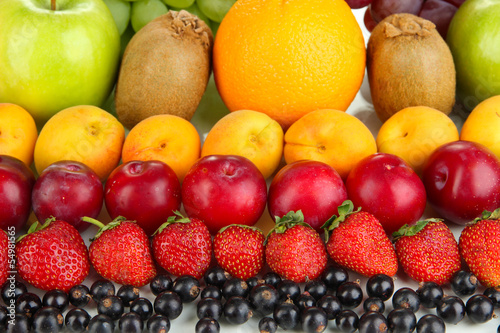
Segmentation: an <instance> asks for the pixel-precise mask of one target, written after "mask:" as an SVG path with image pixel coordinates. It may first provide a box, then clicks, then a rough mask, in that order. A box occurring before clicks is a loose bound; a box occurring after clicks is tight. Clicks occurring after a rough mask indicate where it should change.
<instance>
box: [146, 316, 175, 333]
mask: <svg viewBox="0 0 500 333" xmlns="http://www.w3.org/2000/svg"><path fill="white" fill-rule="evenodd" d="M146 328H147V330H148V332H149V333H167V332H168V331H170V320H169V319H168V318H167V317H165V316H163V315H161V314H158V313H155V314H154V315H152V316H151V317H149V319H148V322H147V324H146Z"/></svg>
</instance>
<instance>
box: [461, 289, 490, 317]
mask: <svg viewBox="0 0 500 333" xmlns="http://www.w3.org/2000/svg"><path fill="white" fill-rule="evenodd" d="M493 310H494V306H493V302H492V301H491V299H489V298H488V297H487V296H485V295H481V294H476V295H473V296H471V297H470V298H469V299H468V300H467V302H466V303H465V311H466V313H467V316H468V317H469V319H470V320H471V321H472V322H474V323H485V322H487V321H488V320H490V319H491V318H492V316H493Z"/></svg>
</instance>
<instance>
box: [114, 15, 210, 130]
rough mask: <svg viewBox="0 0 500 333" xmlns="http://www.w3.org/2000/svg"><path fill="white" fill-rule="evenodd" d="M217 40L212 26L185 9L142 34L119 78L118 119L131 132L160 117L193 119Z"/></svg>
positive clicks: (125, 58) (132, 42)
mask: <svg viewBox="0 0 500 333" xmlns="http://www.w3.org/2000/svg"><path fill="white" fill-rule="evenodd" d="M213 40H214V38H213V34H212V31H211V29H210V28H209V27H208V25H206V24H205V22H203V21H202V20H200V19H199V18H198V17H197V16H195V15H193V14H191V13H189V12H187V11H185V10H181V11H172V10H171V11H169V12H168V13H166V14H163V15H161V16H159V17H157V18H156V19H154V20H152V21H151V22H149V23H148V24H147V25H145V26H144V27H143V28H142V29H140V30H139V31H138V32H137V33H136V34H135V35H134V36H133V37H132V39H131V40H130V42H129V43H128V45H127V47H126V48H125V52H124V53H123V59H122V62H121V66H120V71H119V73H118V80H117V83H116V92H115V108H116V114H117V117H118V120H120V122H121V123H122V124H123V125H124V126H125V127H127V128H128V129H131V128H132V127H133V126H135V125H136V124H137V123H139V122H140V121H141V120H143V119H145V118H148V117H150V116H153V115H158V114H171V115H175V116H179V117H182V118H184V119H186V120H191V118H192V117H193V115H194V113H195V111H196V109H197V107H198V105H199V103H200V100H201V98H202V96H203V94H204V92H205V90H206V87H207V84H208V80H209V78H210V75H211V72H212V49H213Z"/></svg>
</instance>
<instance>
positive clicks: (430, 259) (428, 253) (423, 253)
mask: <svg viewBox="0 0 500 333" xmlns="http://www.w3.org/2000/svg"><path fill="white" fill-rule="evenodd" d="M393 241H394V246H395V248H396V254H397V256H398V259H399V262H400V263H401V266H402V267H403V270H404V271H405V273H406V274H408V276H409V277H410V278H412V279H413V280H415V281H418V282H429V281H430V282H435V283H437V284H445V283H448V282H449V281H450V279H451V277H452V275H453V274H454V273H456V272H457V271H459V270H460V268H461V260H462V259H461V258H460V253H459V252H458V243H457V241H456V239H455V236H454V235H453V233H452V232H451V230H450V228H449V227H448V226H447V225H446V224H445V223H444V222H443V221H442V220H441V219H428V220H423V221H419V222H417V223H416V224H414V225H411V226H409V225H404V226H402V227H401V228H400V229H399V230H398V231H397V232H395V233H394V234H393Z"/></svg>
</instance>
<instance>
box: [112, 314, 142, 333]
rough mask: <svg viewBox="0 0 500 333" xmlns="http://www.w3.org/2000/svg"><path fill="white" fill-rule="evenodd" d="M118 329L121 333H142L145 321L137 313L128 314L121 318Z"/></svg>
mask: <svg viewBox="0 0 500 333" xmlns="http://www.w3.org/2000/svg"><path fill="white" fill-rule="evenodd" d="M118 328H119V329H120V332H121V333H142V330H143V329H144V321H143V320H142V318H141V316H139V315H138V314H137V313H135V312H127V313H124V314H123V315H122V316H121V317H120V320H119V321H118Z"/></svg>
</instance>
